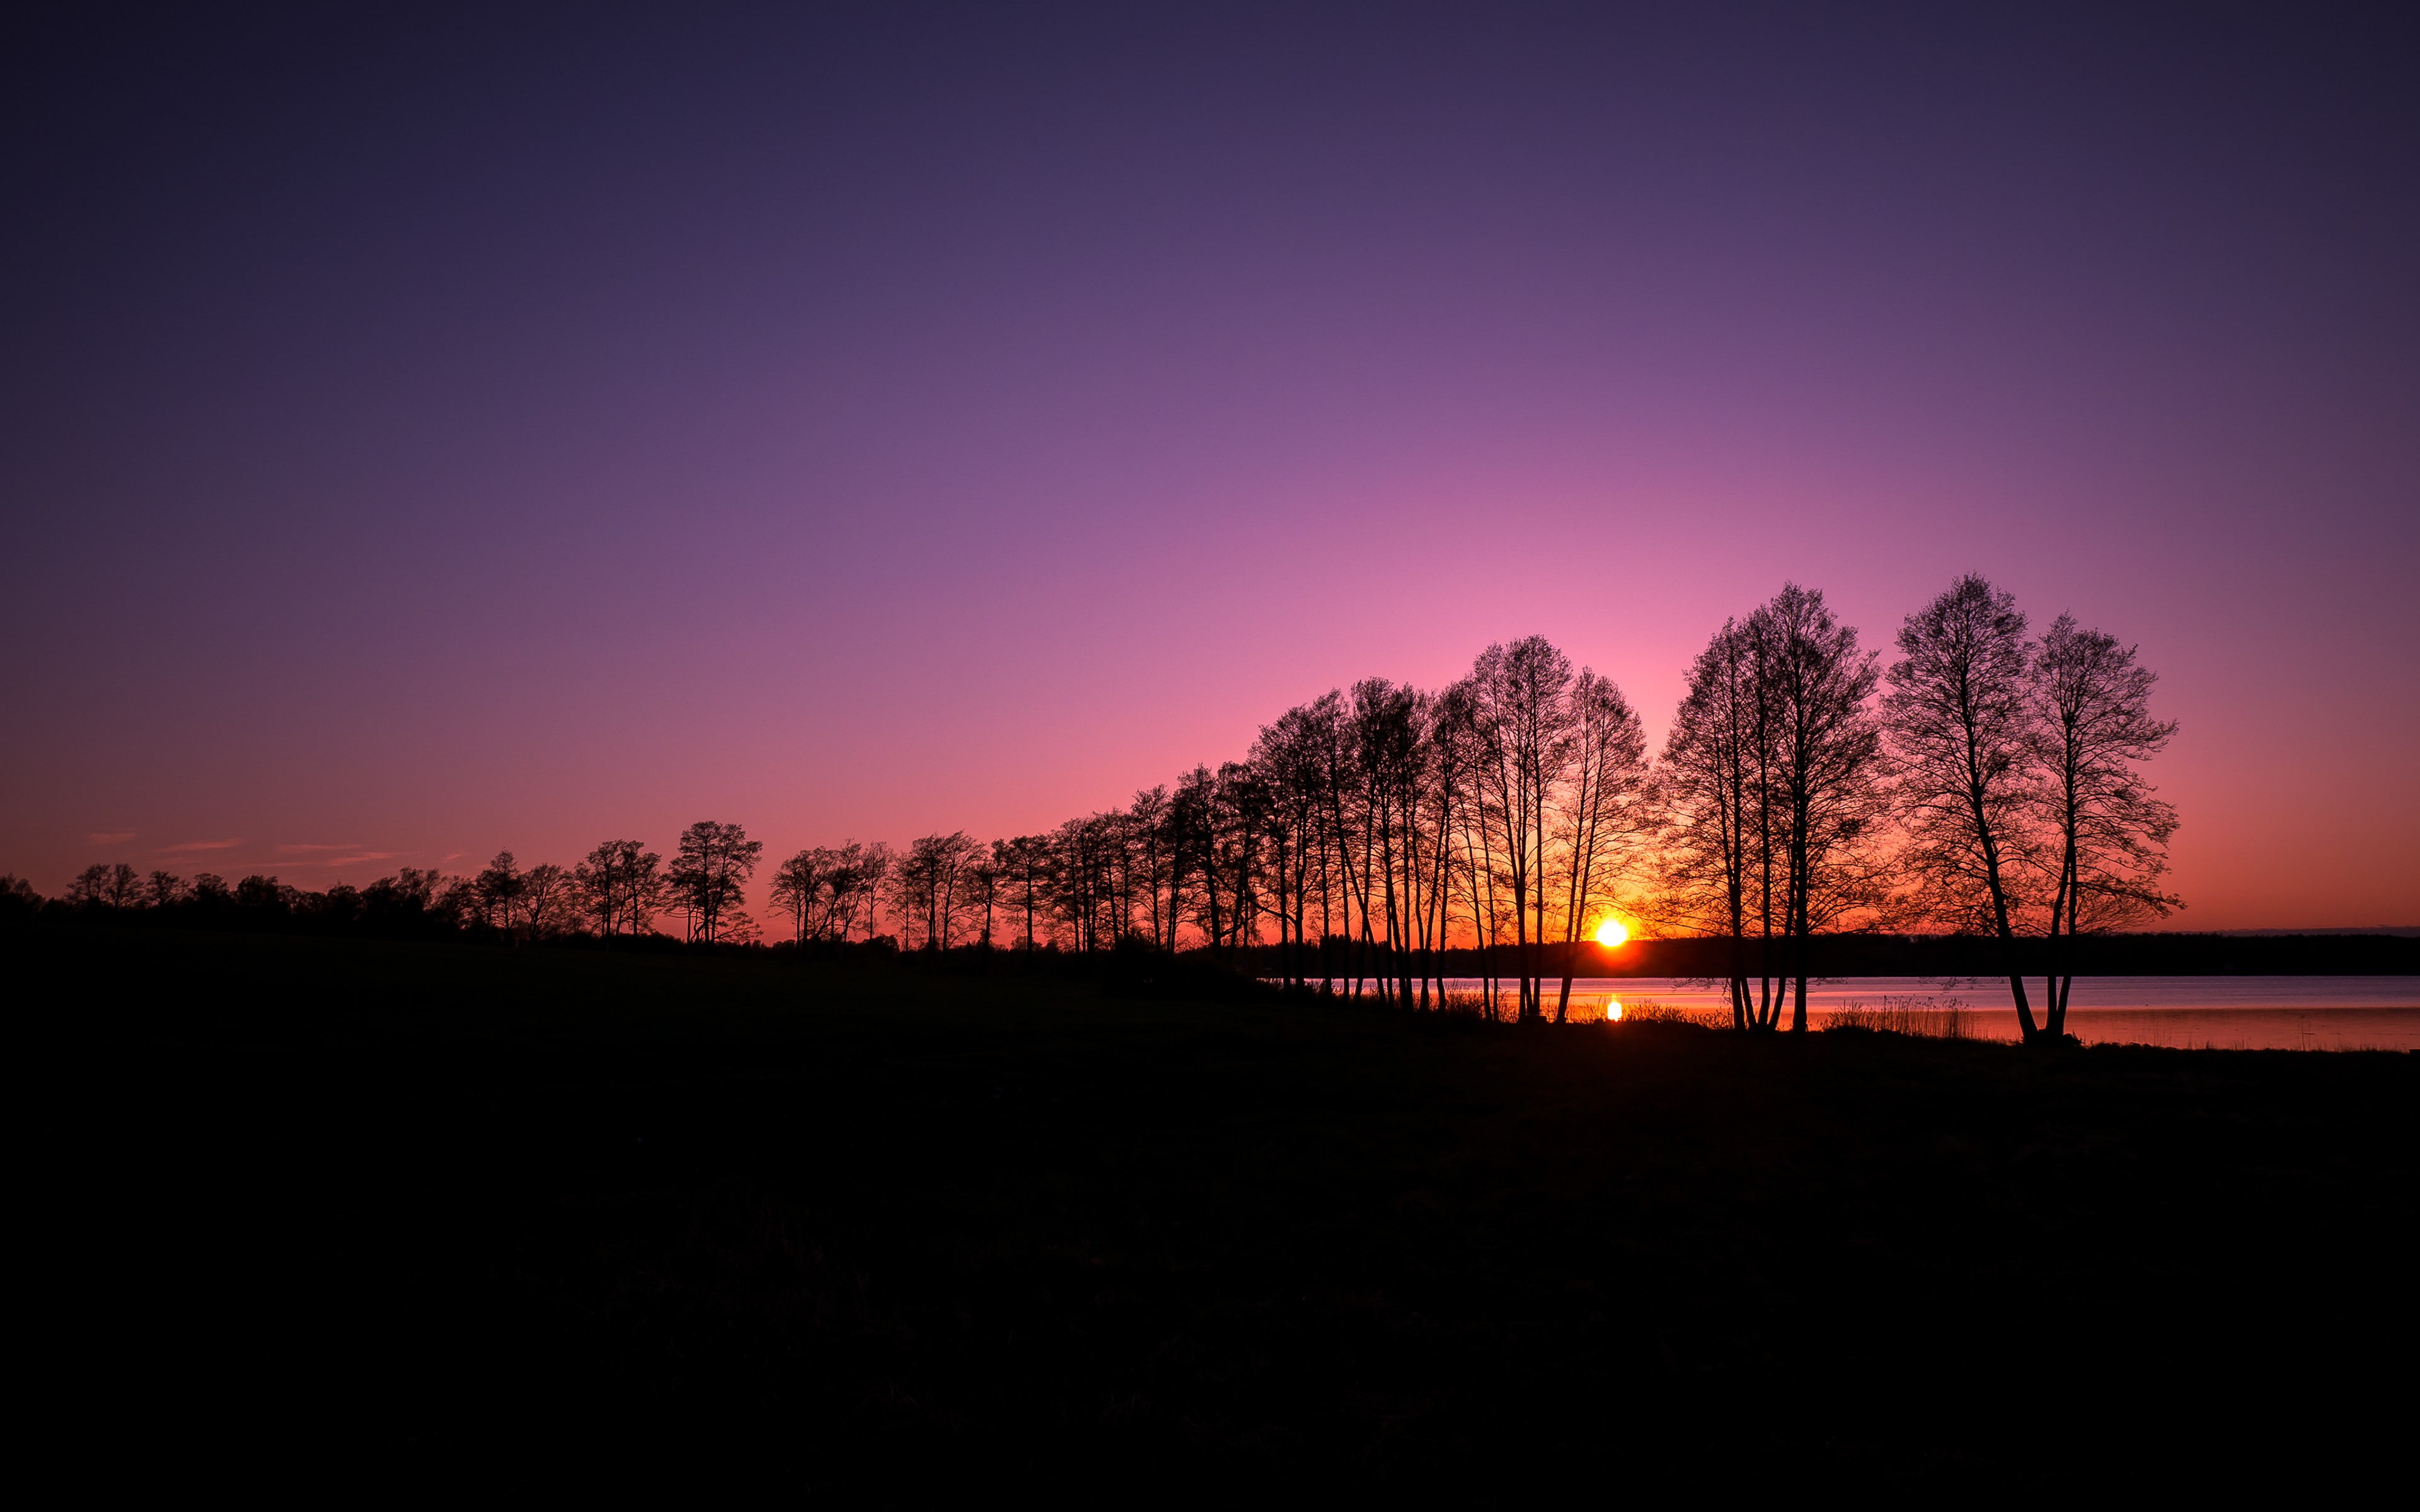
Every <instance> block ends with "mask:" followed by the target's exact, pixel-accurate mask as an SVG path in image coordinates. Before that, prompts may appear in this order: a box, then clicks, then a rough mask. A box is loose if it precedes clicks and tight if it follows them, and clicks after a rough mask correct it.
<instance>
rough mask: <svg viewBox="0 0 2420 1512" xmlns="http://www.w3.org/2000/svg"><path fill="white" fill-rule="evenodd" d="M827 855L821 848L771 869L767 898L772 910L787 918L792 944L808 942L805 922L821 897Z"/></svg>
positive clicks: (828, 853) (811, 915)
mask: <svg viewBox="0 0 2420 1512" xmlns="http://www.w3.org/2000/svg"><path fill="white" fill-rule="evenodd" d="M830 854H831V853H830V851H828V850H824V849H822V848H820V847H818V848H814V849H810V850H803V851H800V852H799V854H798V855H796V856H791V857H790V858H789V859H788V860H786V861H784V862H783V863H782V864H781V865H780V866H779V867H777V868H775V869H774V872H773V886H772V888H771V890H770V892H769V893H768V899H769V901H770V902H771V903H772V905H773V906H774V907H775V908H777V909H779V910H781V911H782V912H783V913H785V914H787V915H789V916H790V940H791V943H792V944H795V945H804V944H806V943H807V921H808V920H809V919H811V918H814V913H815V906H816V904H817V903H818V902H820V900H821V898H822V895H823V890H824V884H825V880H826V878H825V872H826V869H827V857H829V856H830Z"/></svg>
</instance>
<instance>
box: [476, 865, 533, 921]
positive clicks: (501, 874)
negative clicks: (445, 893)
mask: <svg viewBox="0 0 2420 1512" xmlns="http://www.w3.org/2000/svg"><path fill="white" fill-rule="evenodd" d="M471 886H472V887H473V889H474V890H475V892H476V894H477V897H478V900H479V921H480V922H481V923H483V924H485V925H487V926H488V927H489V929H493V930H499V931H502V932H504V933H511V931H512V928H513V923H514V921H515V919H516V918H519V916H520V902H521V888H522V880H521V872H520V866H519V865H518V864H517V863H516V862H515V861H514V860H513V853H512V852H510V851H498V852H497V853H496V858H495V859H494V860H492V861H489V863H488V865H487V867H486V869H485V870H483V871H481V872H480V873H479V874H478V875H477V876H475V877H473V878H472V879H471Z"/></svg>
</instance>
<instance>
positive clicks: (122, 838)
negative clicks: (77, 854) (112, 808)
mask: <svg viewBox="0 0 2420 1512" xmlns="http://www.w3.org/2000/svg"><path fill="white" fill-rule="evenodd" d="M133 838H134V831H132V830H131V829H114V830H111V831H110V832H109V833H107V834H105V835H100V834H96V835H86V836H85V839H86V840H88V841H92V842H93V843H94V844H95V845H123V844H125V843H126V842H127V841H130V840H132V839H133Z"/></svg>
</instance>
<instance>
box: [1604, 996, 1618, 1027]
mask: <svg viewBox="0 0 2420 1512" xmlns="http://www.w3.org/2000/svg"><path fill="white" fill-rule="evenodd" d="M1605 1021H1606V1023H1607V1024H1619V1023H1621V998H1619V997H1608V998H1606V1000H1605Z"/></svg>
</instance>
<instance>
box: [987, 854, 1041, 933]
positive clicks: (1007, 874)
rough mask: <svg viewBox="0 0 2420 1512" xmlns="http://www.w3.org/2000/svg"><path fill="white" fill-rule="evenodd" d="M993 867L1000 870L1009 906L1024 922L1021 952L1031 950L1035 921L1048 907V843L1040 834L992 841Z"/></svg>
mask: <svg viewBox="0 0 2420 1512" xmlns="http://www.w3.org/2000/svg"><path fill="white" fill-rule="evenodd" d="M992 864H993V865H995V866H997V867H998V868H999V869H1000V873H1001V885H1002V887H1005V888H1006V889H1007V895H1008V899H1009V903H1010V906H1012V907H1013V908H1015V909H1016V911H1017V913H1018V915H1019V916H1020V918H1022V920H1023V929H1022V930H1021V932H1020V933H1019V935H1018V941H1019V944H1020V946H1021V948H1022V949H1027V950H1031V949H1033V945H1034V934H1033V926H1034V922H1035V920H1036V918H1037V917H1038V916H1039V915H1040V914H1041V913H1042V911H1043V910H1044V909H1046V908H1047V907H1048V906H1049V901H1050V841H1049V840H1048V838H1047V837H1046V836H1042V835H1019V836H1017V837H1016V839H1014V840H1003V841H993V842H992Z"/></svg>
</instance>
